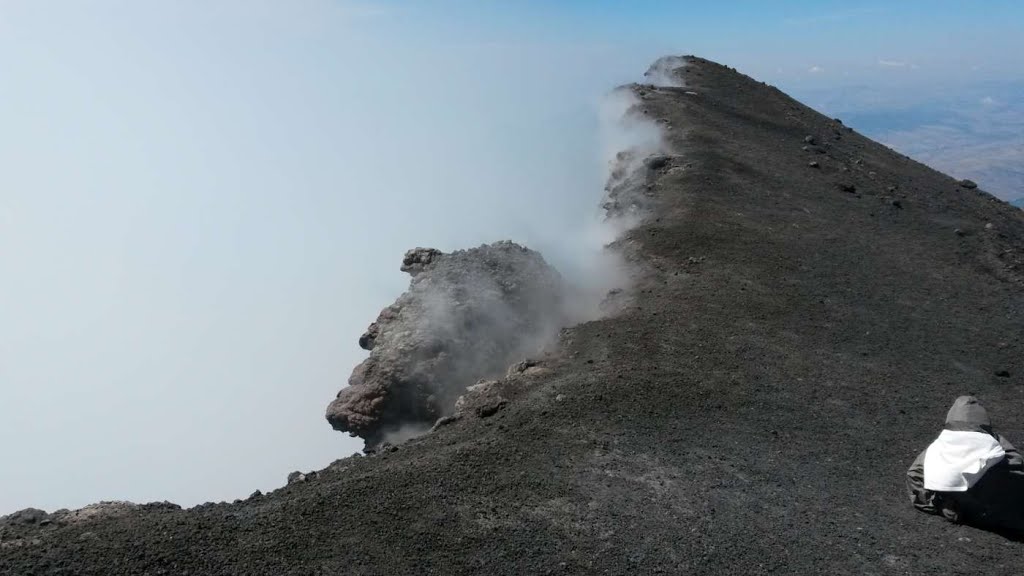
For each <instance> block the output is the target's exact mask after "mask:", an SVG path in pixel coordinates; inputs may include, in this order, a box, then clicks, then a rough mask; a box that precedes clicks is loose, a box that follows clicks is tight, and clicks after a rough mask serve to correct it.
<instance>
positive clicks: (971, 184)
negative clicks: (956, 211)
mask: <svg viewBox="0 0 1024 576" xmlns="http://www.w3.org/2000/svg"><path fill="white" fill-rule="evenodd" d="M960 186H961V187H962V188H967V189H968V190H974V189H975V188H977V187H978V184H977V183H976V182H975V181H974V180H966V179H965V180H961V181H960Z"/></svg>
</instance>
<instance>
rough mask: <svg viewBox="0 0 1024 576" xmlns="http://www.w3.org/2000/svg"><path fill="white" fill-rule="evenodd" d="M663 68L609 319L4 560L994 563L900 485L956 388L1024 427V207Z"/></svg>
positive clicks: (111, 563)
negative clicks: (474, 380) (466, 383)
mask: <svg viewBox="0 0 1024 576" xmlns="http://www.w3.org/2000/svg"><path fill="white" fill-rule="evenodd" d="M672 62H675V64H673V65H672V66H670V67H669V69H668V70H666V66H665V65H664V64H665V63H664V62H662V64H661V65H660V66H658V67H656V69H657V70H658V72H659V74H658V75H659V76H666V75H668V76H669V79H670V80H672V81H671V82H658V84H637V85H632V86H629V87H628V88H627V89H628V90H630V91H631V92H632V94H633V96H634V97H635V102H636V103H635V105H634V108H633V112H632V113H634V114H638V115H642V116H643V117H645V118H647V119H649V120H650V122H653V123H655V124H656V125H657V126H659V127H660V128H661V131H662V134H663V139H664V145H665V148H666V150H665V151H664V152H665V153H664V154H663V155H661V156H659V157H657V158H653V159H651V158H646V159H643V160H644V164H643V165H644V169H645V170H647V172H645V175H644V180H643V183H642V186H643V188H642V190H643V210H644V213H643V214H641V215H639V216H638V217H637V219H636V223H635V225H633V226H632V227H631V228H629V229H628V230H626V231H625V232H623V233H622V235H621V236H620V237H619V238H618V240H616V241H615V242H614V243H613V244H612V246H611V247H610V249H613V250H618V251H620V252H621V253H622V254H623V255H624V257H625V258H627V259H629V261H630V263H631V264H632V269H633V270H635V274H634V278H632V282H631V285H630V287H629V288H628V289H626V290H625V291H624V292H623V293H621V294H618V297H619V298H620V303H619V305H618V306H616V308H615V312H614V313H612V314H610V315H607V316H606V317H603V318H601V319H598V320H593V321H589V322H585V323H581V324H577V325H575V326H572V327H569V328H566V329H563V330H562V331H561V332H560V333H559V334H558V335H557V343H556V344H555V345H554V346H553V348H552V349H551V350H550V351H549V352H547V353H545V354H543V355H539V356H538V357H536V358H531V359H527V361H525V362H521V363H518V364H516V365H515V366H512V367H510V369H509V370H508V372H507V375H504V376H500V377H496V378H492V379H490V380H488V381H487V382H484V383H482V384H478V385H474V386H471V387H469V388H468V389H467V390H466V391H465V394H464V395H463V396H461V400H459V403H460V408H459V409H457V410H455V411H454V413H455V414H456V416H453V417H449V418H445V419H444V420H442V421H440V422H438V424H437V425H435V426H434V428H433V430H431V431H430V432H428V433H426V434H423V435H421V436H418V437H416V438H413V439H411V440H409V441H407V442H405V443H404V444H401V445H387V446H386V447H384V448H383V449H379V450H377V451H376V452H374V453H373V454H371V455H368V456H360V457H350V458H345V459H342V460H338V461H337V462H335V463H334V464H332V465H330V466H329V467H327V468H326V469H324V470H320V471H318V472H312V473H306V474H293V475H292V477H291V479H290V481H289V483H288V484H287V485H286V486H284V487H282V488H281V489H279V490H276V491H274V492H272V493H270V494H259V493H256V494H254V495H253V496H251V497H250V498H248V499H246V500H244V501H239V502H236V503H233V504H230V503H224V504H208V505H203V506H198V507H195V508H192V509H188V510H183V509H180V508H179V507H177V506H174V505H170V504H149V505H142V506H131V505H126V504H120V505H115V504H108V505H102V506H97V507H95V508H93V509H87V510H83V511H75V512H58V513H52V514H48V513H45V512H42V511H34V510H27V511H23V512H21V513H18V514H15V515H12V516H9V517H7V518H5V519H4V520H3V521H2V522H0V574H5V575H18V576H27V575H30V574H32V575H37V576H38V575H41V574H81V575H87V574H89V575H92V574H95V575H100V574H103V575H106V574H118V575H134V574H140V575H141V574H175V575H177V574H181V575H184V574H191V575H239V576H241V575H247V576H256V575H274V576H280V575H289V574H295V575H299V574H301V575H310V574H354V575H356V574H366V575H370V574H480V573H487V574H492V575H494V574H516V575H519V574H658V573H664V574H680V573H686V574H715V575H718V574H769V573H790V574H818V573H825V572H829V573H835V574H890V573H891V574H1009V573H1018V572H1019V571H1020V567H1019V564H1020V555H1021V552H1022V550H1024V549H1022V548H1021V544H1019V543H1017V542H1015V541H1012V540H1009V539H1007V538H1005V537H1003V536H999V535H996V534H993V533H989V532H984V531H980V530H977V529H973V528H969V527H965V526H958V525H953V524H950V523H948V522H945V521H944V520H943V519H941V518H939V517H933V516H927V515H924V514H921V513H919V512H917V511H915V509H914V508H913V507H912V506H911V505H910V502H909V500H908V497H907V495H906V493H905V488H904V478H905V473H906V469H907V467H908V465H909V464H910V462H911V461H912V460H913V459H914V457H915V455H916V454H917V453H918V452H919V451H920V450H921V449H922V448H924V447H925V446H927V445H928V443H929V442H930V441H931V440H932V439H933V438H934V436H935V434H937V432H938V431H939V430H940V429H941V426H942V423H943V419H944V417H945V413H946V409H947V408H948V406H949V404H950V403H951V402H952V400H953V399H954V398H956V397H957V396H959V395H962V394H972V395H975V396H977V397H979V398H980V399H981V400H982V401H983V402H984V403H985V405H986V406H987V407H988V409H989V412H990V414H991V416H992V418H993V420H994V421H995V423H996V425H997V426H998V428H999V430H1000V431H1001V432H1002V433H1003V434H1004V435H1005V436H1007V437H1008V438H1009V439H1010V440H1011V441H1012V442H1014V443H1016V444H1017V445H1018V446H1020V445H1021V444H1022V443H1024V403H1022V402H1021V398H1022V394H1024V212H1022V211H1021V210H1019V209H1017V208H1014V207H1012V206H1010V205H1009V204H1007V203H1005V202H1003V201H1001V200H999V199H997V198H995V197H994V196H992V195H990V194H988V193H986V192H985V191H984V190H982V189H980V188H977V187H976V186H967V185H965V183H964V182H961V181H958V180H956V179H953V178H951V177H949V176H946V175H944V174H941V173H939V172H937V171H935V170H932V169H930V168H928V167H927V166H924V165H922V164H920V163H918V162H915V161H914V160H911V159H910V158H907V157H906V156H903V155H901V154H899V153H897V152H895V151H893V150H891V149H888V148H886V147H884V146H882V145H880V144H878V143H876V142H873V141H871V140H869V139H867V138H865V137H864V136H862V135H860V134H858V133H857V132H856V131H855V130H852V129H851V128H849V127H847V126H845V125H844V124H843V123H842V122H841V121H840V120H839V119H833V118H829V117H826V116H823V115H822V114H819V113H817V112H815V111H814V110H812V109H810V108H808V107H806V106H804V105H802V104H800V103H799V102H797V101H795V100H793V99H792V98H790V97H788V96H786V95H785V94H783V93H782V92H781V91H779V90H778V89H776V88H773V87H771V86H768V85H765V84H763V83H761V82H758V81H756V80H753V79H751V78H749V77H746V76H744V75H742V74H740V73H738V72H737V71H735V70H733V69H731V68H728V67H726V66H722V65H719V64H715V63H712V62H709V61H707V60H703V59H700V58H696V57H687V58H684V59H678V58H677V59H675V60H673V61H672ZM622 198H623V196H621V195H620V196H618V197H617V198H616V199H615V202H621V201H622ZM598 200H599V199H598V198H595V202H597V201H598ZM627 204H628V202H627ZM626 208H628V206H625V207H623V209H626ZM356 336H358V335H353V339H355V337H356ZM325 433H327V432H326V431H325ZM282 476H283V474H282ZM90 510H91V511H90ZM87 512H88V513H87ZM1013 566H1018V568H1013Z"/></svg>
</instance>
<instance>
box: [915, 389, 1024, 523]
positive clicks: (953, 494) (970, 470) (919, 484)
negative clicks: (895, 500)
mask: <svg viewBox="0 0 1024 576" xmlns="http://www.w3.org/2000/svg"><path fill="white" fill-rule="evenodd" d="M907 489H908V491H909V492H910V501H911V502H912V503H913V504H914V506H915V507H916V508H917V509H918V510H921V511H923V512H928V513H930V514H940V515H942V516H944V517H945V518H946V519H947V520H950V521H952V522H957V523H963V524H970V525H972V526H976V527H979V528H984V529H988V530H993V531H997V532H1010V533H1015V534H1018V535H1019V534H1024V458H1021V455H1020V453H1019V452H1017V449H1016V448H1014V447H1013V444H1010V442H1009V441H1008V440H1007V439H1006V438H1004V437H1003V436H1001V435H999V434H997V433H995V432H994V431H993V430H992V422H991V421H990V420H989V417H988V412H987V411H986V410H985V407H984V406H982V405H981V403H980V402H978V399H977V398H975V397H973V396H961V397H959V398H957V399H956V401H955V402H953V407H952V408H950V409H949V413H948V414H946V425H945V427H944V428H943V430H942V432H941V433H940V434H939V437H938V438H936V439H935V441H934V442H932V443H931V445H929V446H928V448H927V449H925V450H924V451H923V452H921V454H919V455H918V456H917V458H916V459H915V460H914V463H913V464H911V466H910V469H909V470H907Z"/></svg>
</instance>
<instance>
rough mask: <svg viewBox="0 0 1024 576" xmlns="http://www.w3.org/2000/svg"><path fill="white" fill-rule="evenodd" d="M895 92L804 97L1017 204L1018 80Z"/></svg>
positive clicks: (1022, 115) (1021, 149)
mask: <svg viewBox="0 0 1024 576" xmlns="http://www.w3.org/2000/svg"><path fill="white" fill-rule="evenodd" d="M896 93H897V92H895V91H893V90H888V89H886V88H884V87H883V88H879V87H871V86H858V87H853V88H848V89H846V90H843V91H838V92H837V91H833V92H832V93H830V94H823V93H818V92H817V91H809V92H808V93H807V94H806V97H807V98H808V99H809V100H811V101H816V104H817V105H818V106H819V107H820V109H822V110H823V111H826V112H828V113H831V114H835V115H837V116H839V117H840V118H841V119H842V120H843V121H844V122H845V123H847V124H848V125H850V126H853V127H855V128H857V129H858V130H860V131H861V132H864V133H865V134H866V135H868V136H869V137H871V138H873V139H876V140H878V141H880V142H882V143H883V144H886V145H888V146H890V147H892V148H895V149H896V150H899V151H900V152H902V153H904V154H906V155H908V156H910V157H912V158H914V159H915V160H918V161H921V162H924V163H925V164H928V165H929V166H932V167H934V168H937V169H938V170H941V171H943V172H947V173H949V174H951V175H953V176H955V177H957V178H969V179H971V180H974V181H976V182H977V183H978V184H979V185H980V186H981V188H983V189H984V190H986V191H988V192H991V193H992V194H994V195H996V196H998V197H1000V198H1002V199H1004V200H1008V201H1010V202H1011V203H1013V204H1014V205H1016V206H1021V207H1024V82H1022V81H1020V80H1017V79H1014V80H1012V81H1006V82H981V83H977V84H973V85H970V86H963V85H961V86H953V87H948V88H944V87H937V88H935V89H934V90H933V91H931V92H928V91H926V90H917V91H916V93H915V92H910V93H907V92H903V93H900V95H899V97H894V94H896Z"/></svg>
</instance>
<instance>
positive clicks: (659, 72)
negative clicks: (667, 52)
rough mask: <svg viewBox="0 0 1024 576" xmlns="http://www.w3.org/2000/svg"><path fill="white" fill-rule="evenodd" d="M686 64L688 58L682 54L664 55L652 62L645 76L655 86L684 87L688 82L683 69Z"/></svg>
mask: <svg viewBox="0 0 1024 576" xmlns="http://www.w3.org/2000/svg"><path fill="white" fill-rule="evenodd" d="M686 66H687V62H686V59H685V58H683V57H682V56H662V57H661V58H658V59H657V60H655V61H654V64H651V67H650V68H649V69H648V70H647V72H644V78H646V80H647V82H648V83H649V84H653V85H654V86H659V87H667V88H683V87H685V85H686V83H685V82H684V80H683V75H682V73H681V71H682V68H685V67H686Z"/></svg>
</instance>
